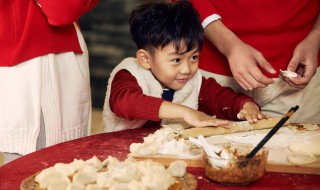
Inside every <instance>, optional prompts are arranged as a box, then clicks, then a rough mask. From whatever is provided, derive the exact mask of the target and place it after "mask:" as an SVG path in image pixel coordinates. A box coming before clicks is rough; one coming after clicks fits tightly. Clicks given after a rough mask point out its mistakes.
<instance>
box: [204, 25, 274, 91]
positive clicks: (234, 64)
mask: <svg viewBox="0 0 320 190" xmlns="http://www.w3.org/2000/svg"><path fill="white" fill-rule="evenodd" d="M204 31H205V36H206V38H207V39H208V40H209V41H210V42H211V43H213V44H214V45H215V46H216V47H217V48H218V49H219V51H220V52H221V53H222V54H224V55H225V56H226V57H227V59H228V61H229V66H230V69H231V72H232V74H233V77H234V79H235V80H236V81H237V82H238V83H239V85H240V86H241V87H242V88H243V89H244V90H252V89H254V88H263V87H266V86H268V85H269V84H272V83H274V81H273V79H271V78H268V77H266V76H265V75H264V74H263V73H262V72H261V70H260V68H259V67H258V65H259V66H260V67H261V68H262V69H264V70H266V71H267V72H269V73H275V72H276V71H275V70H274V68H273V67H272V66H271V65H270V63H268V61H267V60H266V59H265V58H264V57H263V55H262V54H261V53H260V52H259V51H257V50H256V49H254V48H253V47H251V46H249V45H248V44H245V43H244V42H242V41H241V40H240V39H239V38H238V37H237V36H236V35H235V34H234V33H233V32H232V31H231V30H229V29H228V28H227V27H226V26H225V25H224V24H223V23H222V22H221V21H220V20H217V21H214V22H212V23H210V24H209V25H208V26H207V27H206V28H205V30H204Z"/></svg>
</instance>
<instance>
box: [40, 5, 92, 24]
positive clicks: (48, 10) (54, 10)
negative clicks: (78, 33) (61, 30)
mask: <svg viewBox="0 0 320 190" xmlns="http://www.w3.org/2000/svg"><path fill="white" fill-rule="evenodd" d="M38 2H39V4H40V5H41V9H42V10H43V12H44V14H45V15H46V16H47V17H48V22H49V23H50V24H51V25H54V26H64V25H68V24H72V23H73V22H75V21H77V20H78V19H79V18H80V16H81V15H83V14H84V13H86V12H88V11H90V10H91V9H92V8H93V7H94V6H95V5H96V4H97V3H98V0H38Z"/></svg>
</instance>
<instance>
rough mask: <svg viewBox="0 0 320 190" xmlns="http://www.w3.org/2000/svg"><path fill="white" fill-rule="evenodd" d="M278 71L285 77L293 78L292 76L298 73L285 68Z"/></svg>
mask: <svg viewBox="0 0 320 190" xmlns="http://www.w3.org/2000/svg"><path fill="white" fill-rule="evenodd" d="M280 73H281V75H282V76H283V77H286V78H294V77H297V76H298V74H297V73H295V72H292V71H287V70H281V69H280Z"/></svg>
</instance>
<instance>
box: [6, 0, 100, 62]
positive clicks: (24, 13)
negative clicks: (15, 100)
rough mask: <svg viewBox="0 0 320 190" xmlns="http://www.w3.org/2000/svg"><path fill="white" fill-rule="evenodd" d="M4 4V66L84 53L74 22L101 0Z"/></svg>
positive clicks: (22, 0)
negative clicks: (73, 53)
mask: <svg viewBox="0 0 320 190" xmlns="http://www.w3.org/2000/svg"><path fill="white" fill-rule="evenodd" d="M38 2H39V3H40V4H41V8H40V7H39V6H38V5H37V3H36V1H35V0H9V1H2V0H1V1H0V10H1V11H0V57H1V60H0V66H13V65H16V64H19V63H21V62H23V61H26V60H28V59H32V58H35V57H38V56H42V55H46V54H49V53H61V52H70V51H71V52H76V53H82V51H81V48H80V45H79V43H78V38H77V34H76V31H75V28H74V26H73V24H72V23H73V22H74V21H77V19H78V18H79V17H80V16H81V15H82V14H83V13H85V12H87V11H89V10H91V9H92V8H93V7H94V6H95V5H96V4H97V2H98V0H66V1H65V0H38Z"/></svg>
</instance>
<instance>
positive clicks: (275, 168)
mask: <svg viewBox="0 0 320 190" xmlns="http://www.w3.org/2000/svg"><path fill="white" fill-rule="evenodd" d="M133 157H134V158H135V159H137V160H145V159H152V160H154V161H157V162H160V163H162V164H164V165H165V166H169V165H170V163H171V162H173V161H175V160H184V161H186V163H187V165H188V167H203V162H202V159H201V157H199V158H194V159H185V158H177V157H174V156H166V155H153V156H133ZM266 171H268V172H282V173H297V174H316V175H320V158H318V159H317V162H314V163H312V164H307V165H292V164H290V165H285V164H280V165H279V164H270V163H268V164H267V168H266Z"/></svg>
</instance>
